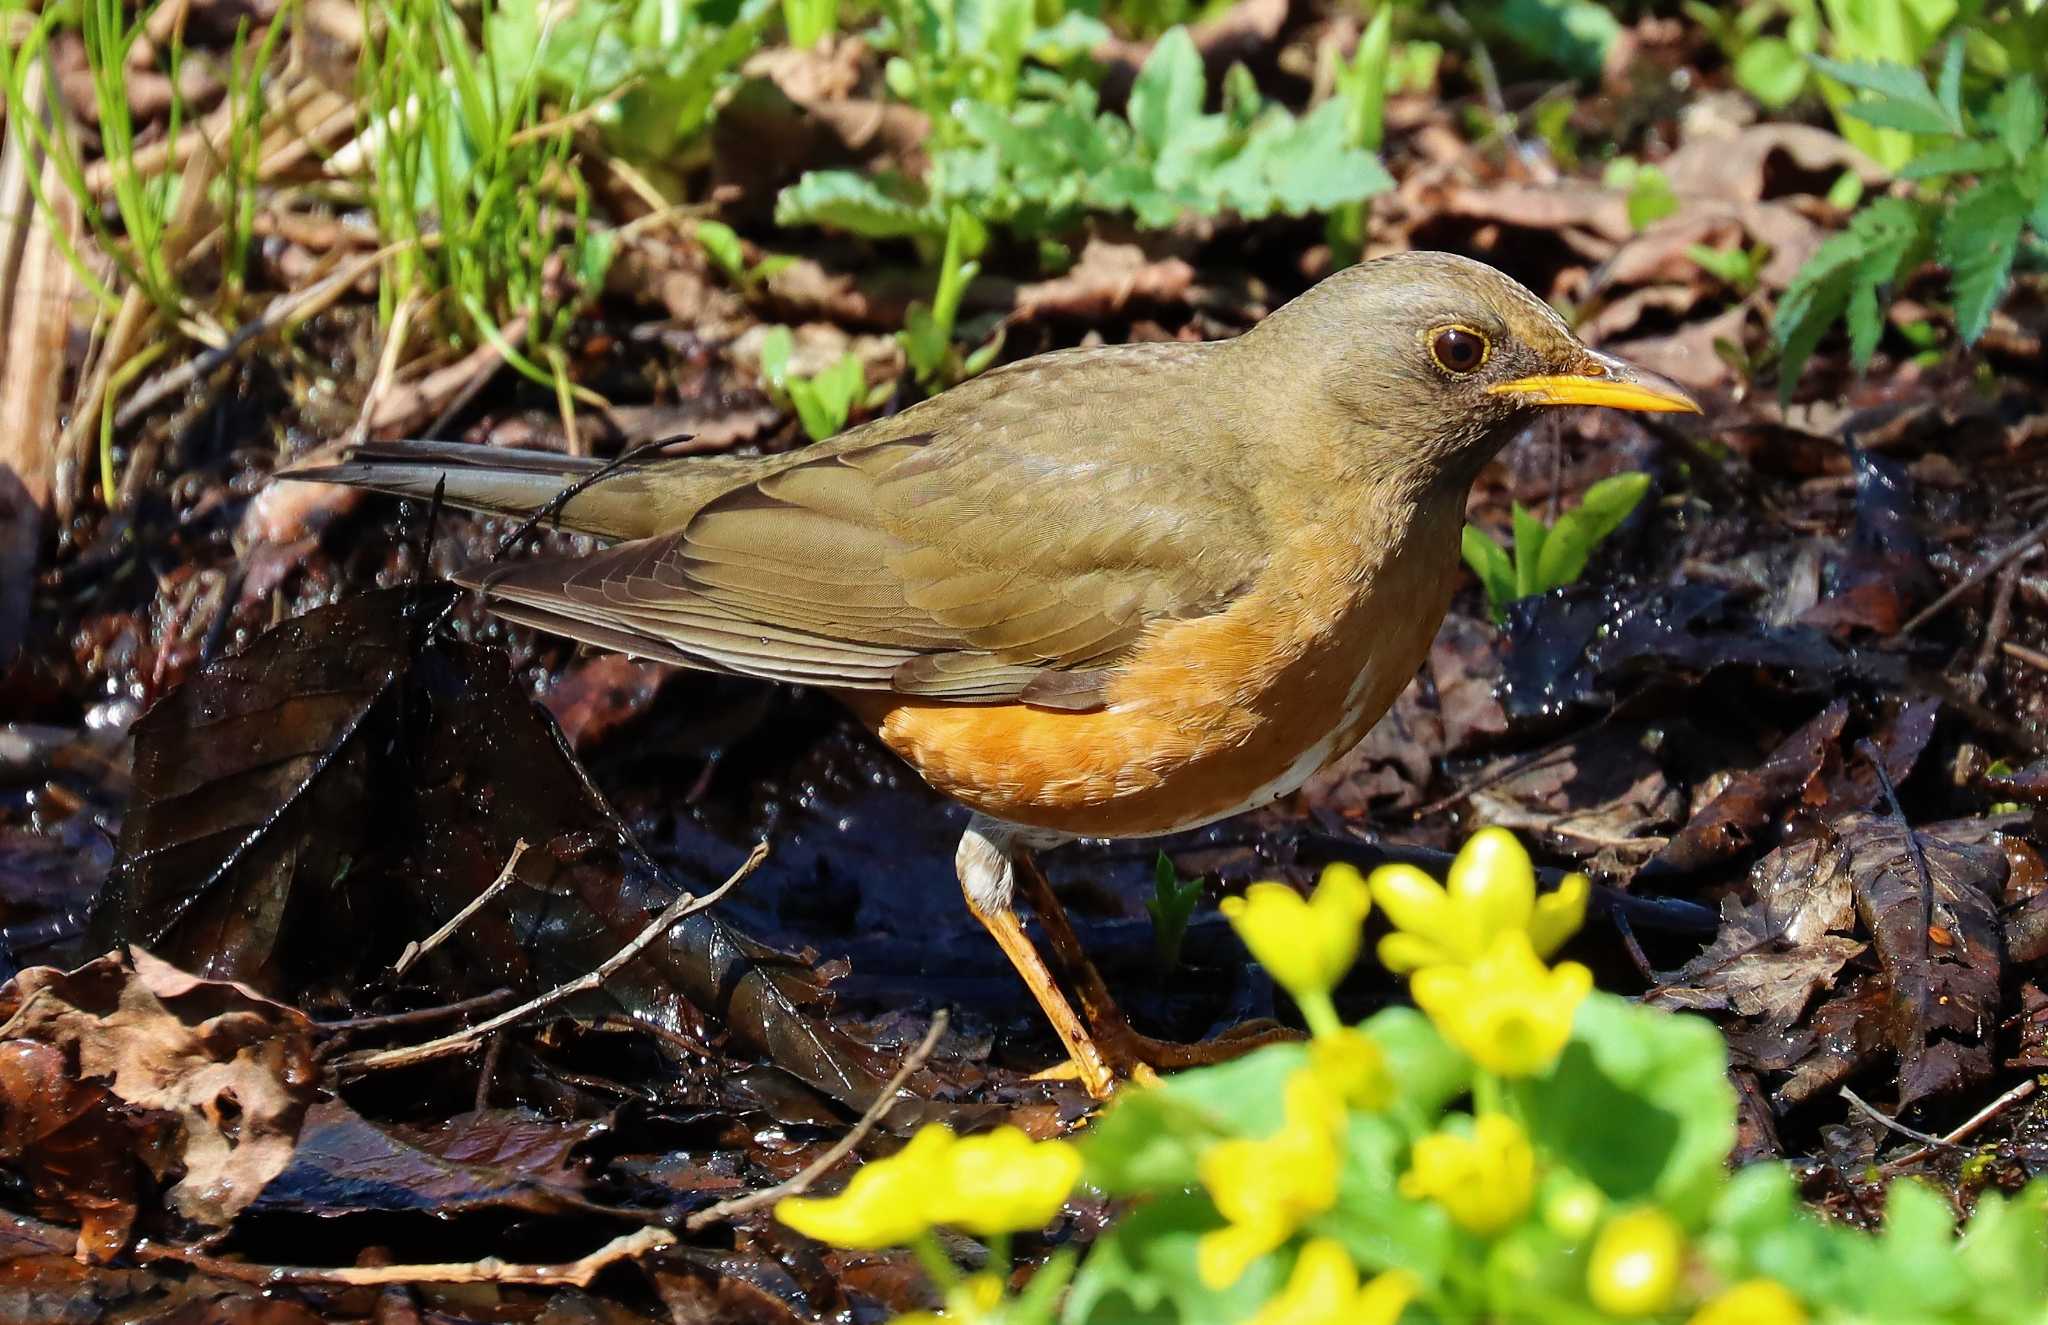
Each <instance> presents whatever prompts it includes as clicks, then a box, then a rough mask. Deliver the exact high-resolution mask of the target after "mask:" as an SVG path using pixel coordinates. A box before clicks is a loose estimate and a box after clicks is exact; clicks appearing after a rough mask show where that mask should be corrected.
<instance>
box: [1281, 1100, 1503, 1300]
mask: <svg viewBox="0 0 2048 1325" xmlns="http://www.w3.org/2000/svg"><path fill="white" fill-rule="evenodd" d="M1412 1144H1413V1142H1412V1139H1411V1137H1410V1136H1408V1135H1407V1134H1405V1133H1404V1132H1402V1131H1401V1129H1399V1128H1397V1127H1396V1126H1395V1125H1394V1124H1393V1123H1392V1122H1391V1121H1390V1120H1389V1119H1387V1118H1384V1117H1379V1116H1376V1115H1373V1114H1368V1113H1354V1114H1352V1115H1351V1120H1350V1126H1349V1128H1348V1130H1347V1134H1346V1136H1345V1144H1344V1168H1343V1171H1342V1172H1341V1173H1340V1174H1339V1175H1338V1179H1337V1204H1336V1205H1335V1206H1334V1207H1333V1208H1332V1209H1331V1210H1330V1211H1329V1213H1327V1214H1325V1215H1322V1216H1320V1217H1318V1218H1317V1219H1315V1220H1314V1221H1312V1222H1311V1223H1310V1224H1309V1226H1308V1228H1307V1229H1306V1230H1305V1231H1306V1232H1308V1233H1310V1234H1312V1235H1316V1236H1322V1237H1332V1238H1335V1239H1337V1240H1338V1241H1339V1242H1341V1243H1343V1244H1344V1246H1345V1248H1346V1249H1347V1250H1349V1251H1350V1253H1351V1255H1352V1258H1353V1259H1354V1260H1356V1261H1357V1262H1358V1263H1359V1264H1360V1265H1361V1266H1362V1267H1364V1268H1365V1269H1366V1270H1367V1271H1379V1270H1386V1269H1393V1268H1395V1267H1397V1266H1398V1267H1399V1268H1401V1269H1403V1270H1406V1271H1408V1272H1409V1273H1410V1274H1413V1275H1416V1276H1418V1277H1419V1278H1420V1279H1421V1280H1422V1284H1423V1288H1424V1290H1425V1291H1428V1290H1430V1289H1433V1288H1435V1287H1436V1285H1437V1284H1439V1283H1440V1282H1441V1281H1442V1280H1443V1278H1444V1275H1445V1273H1446V1271H1447V1268H1448V1266H1449V1263H1450V1262H1451V1260H1452V1259H1453V1258H1454V1257H1456V1256H1457V1255H1458V1254H1459V1253H1460V1252H1461V1251H1464V1250H1465V1248H1464V1247H1463V1246H1461V1245H1460V1243H1459V1238H1458V1233H1457V1230H1456V1228H1455V1227H1454V1226H1453V1225H1452V1224H1451V1221H1450V1217H1449V1216H1448V1215H1447V1214H1446V1213H1445V1212H1444V1208H1443V1207H1442V1206H1441V1205H1439V1204H1438V1203H1436V1202H1434V1201H1411V1200H1409V1199H1407V1198H1406V1197H1404V1196H1402V1195H1401V1194H1400V1177H1401V1173H1402V1171H1403V1170H1404V1169H1405V1168H1406V1167H1407V1163H1408V1151H1409V1147H1410V1146H1411V1145H1412Z"/></svg>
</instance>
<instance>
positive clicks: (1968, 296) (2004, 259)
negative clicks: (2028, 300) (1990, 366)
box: [1939, 177, 2027, 345]
mask: <svg viewBox="0 0 2048 1325" xmlns="http://www.w3.org/2000/svg"><path fill="white" fill-rule="evenodd" d="M2026 215H2027V205H2026V200H2025V199H2023V198H2021V197H2020V193H2019V189H2018V188H2017V187H2016V186H2015V185H2014V183H2013V181H2012V180H2011V179H2010V178H2009V177H2001V178H1997V179H1987V180H1984V181H1982V182H1980V183H1979V184H1977V185H1976V186H1975V187H1974V188H1972V189H1970V190H1969V191H1968V192H1967V193H1965V194H1963V196H1962V197H1960V198H1958V199H1956V203H1955V206H1954V207H1952V208H1950V209H1949V212H1948V215H1947V216H1945V217H1943V218H1942V223H1941V234H1940V243H1939V254H1940V257H1941V261H1942V262H1943V263H1945V264H1946V265H1947V266H1948V269H1949V271H1950V273H1951V275H1952V276H1953V279H1954V285H1955V301H1956V334H1957V335H1959V336H1961V337H1962V339H1963V343H1964V344H1965V345H1971V344H1975V343H1976V340H1977V338H1978V337H1979V336H1982V335H1983V334H1984V328H1985V327H1987V326H1989V325H1990V323H1991V314H1992V311H1993V310H1994V309H1996V308H1997V307H1998V301H1999V299H2000V298H2001V297H2002V296H2003V295H2004V294H2005V290H2006V286H2007V285H2008V284H2009V282H2010V280H2011V276H2012V260H2013V255H2014V254H2015V253H2017V252H2018V251H2019V242H2020V226H2021V225H2022V224H2023V223H2024V222H2025V220H2026Z"/></svg>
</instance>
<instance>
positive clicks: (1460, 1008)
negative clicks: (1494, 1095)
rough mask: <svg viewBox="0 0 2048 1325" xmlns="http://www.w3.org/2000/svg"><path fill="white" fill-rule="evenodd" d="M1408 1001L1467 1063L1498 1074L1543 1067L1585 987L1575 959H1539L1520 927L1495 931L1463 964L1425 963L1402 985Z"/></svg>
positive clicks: (1559, 1044)
mask: <svg viewBox="0 0 2048 1325" xmlns="http://www.w3.org/2000/svg"><path fill="white" fill-rule="evenodd" d="M1408 989H1409V992H1410V993H1411V994H1413V995H1414V996H1415V1005H1416V1006H1417V1007H1419V1008H1421V1009H1422V1010H1423V1011H1424V1012H1426V1013H1428V1014H1429V1019H1430V1020H1431V1021H1432V1022H1434V1023H1435V1024H1436V1028H1437V1030H1438V1031H1440V1032H1441V1033H1442V1034H1443V1037H1444V1038H1445V1039H1447V1040H1449V1041H1450V1042H1451V1043H1452V1044H1454V1045H1456V1046H1458V1048H1460V1049H1462V1050H1464V1052H1465V1055H1466V1056H1467V1057H1469V1058H1470V1059H1471V1060H1472V1061H1473V1062H1474V1063H1477V1064H1478V1065H1479V1066H1480V1067H1482V1068H1484V1069H1485V1070H1487V1071H1488V1072H1493V1073H1495V1074H1497V1075H1500V1076H1504V1077H1527V1076H1537V1075H1540V1074H1542V1073H1544V1072H1547V1071H1549V1070H1550V1068H1551V1066H1552V1065H1553V1064H1555V1063H1556V1062H1557V1056H1558V1055H1559V1054H1560V1053H1562V1052H1564V1046H1565V1043H1566V1042H1567V1041H1568V1040H1570V1039H1571V1033H1572V1018H1573V1017H1574V1016H1576V1015H1577V1013H1578V1009H1579V1004H1580V1003H1582V1002H1584V1001H1585V998H1586V995H1587V994H1589V993H1591V992H1592V989H1593V973H1592V972H1591V971H1588V970H1587V969H1586V968H1585V967H1583V966H1581V965H1579V964H1578V963H1577V962H1561V963H1559V964H1558V965H1557V966H1556V967H1546V966H1545V965H1544V964H1543V963H1542V962H1541V961H1539V960H1537V957H1536V953H1535V950H1534V949H1532V948H1531V947H1530V946H1529V936H1528V935H1527V934H1525V933H1523V932H1522V931H1520V930H1510V931H1508V932H1506V933H1503V934H1501V935H1499V936H1498V937H1497V938H1496V939H1495V940H1494V943H1493V946H1492V947H1491V948H1490V949H1488V950H1487V951H1486V953H1485V954H1483V955H1482V956H1480V957H1479V958H1478V959H1477V960H1475V961H1473V962H1472V963H1471V964H1470V965H1464V966H1429V967H1425V968H1423V969H1422V970H1419V971H1417V972H1416V973H1415V975H1414V976H1413V978H1411V979H1410V981H1409V985H1408Z"/></svg>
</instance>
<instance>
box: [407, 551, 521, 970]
mask: <svg viewBox="0 0 2048 1325" xmlns="http://www.w3.org/2000/svg"><path fill="white" fill-rule="evenodd" d="M422 564H424V563H422ZM525 854H526V839H525V838H523V837H522V838H520V839H519V840H518V841H517V842H514V843H513V844H512V855H511V857H510V859H508V860H506V862H505V868H504V869H501V870H499V871H498V877H497V878H495V879H492V880H491V886H490V887H488V888H486V889H484V890H483V891H482V892H480V893H478V894H477V895H476V896H474V897H472V898H470V899H469V902H468V904H466V905H465V906H464V907H463V908H462V909H461V910H460V911H457V912H456V913H455V914H454V915H453V916H452V917H450V918H449V921H448V923H447V924H445V925H443V926H441V927H440V928H439V929H437V930H435V931H434V932H433V933H431V934H429V935H427V937H426V938H425V939H424V940H421V941H418V942H414V943H408V944H406V945H405V951H404V952H401V953H399V954H398V960H397V961H395V962H393V963H392V964H391V974H392V977H393V978H394V979H395V978H397V977H399V976H402V975H404V974H405V973H406V972H407V971H409V970H411V969H412V967H413V963H414V962H417V961H418V960H419V959H420V958H422V957H424V956H426V955H427V954H428V953H430V952H432V951H433V950H434V949H436V948H438V947H440V946H441V945H442V944H443V943H446V942H447V941H448V936H449V935H451V934H453V933H454V932H455V931H456V930H458V929H461V928H462V925H463V922H464V921H466V920H468V919H469V918H470V917H471V916H473V915H475V914H476V913H477V912H478V911H479V910H480V909H481V908H482V907H483V905H484V903H486V902H488V901H490V900H491V899H492V898H493V897H496V896H497V895H498V894H499V893H501V892H503V891H505V889H506V888H508V887H510V886H511V883H512V880H513V879H514V878H516V877H517V876H518V872H519V858H520V857H521V856H523V855H525Z"/></svg>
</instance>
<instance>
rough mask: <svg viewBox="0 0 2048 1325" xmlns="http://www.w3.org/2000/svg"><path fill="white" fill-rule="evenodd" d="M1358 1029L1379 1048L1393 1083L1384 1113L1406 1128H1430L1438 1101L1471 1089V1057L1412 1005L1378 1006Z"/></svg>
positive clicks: (1418, 1130)
mask: <svg viewBox="0 0 2048 1325" xmlns="http://www.w3.org/2000/svg"><path fill="white" fill-rule="evenodd" d="M1358 1029H1360V1030H1362V1031H1364V1032H1365V1033H1366V1034H1367V1035H1370V1036H1371V1037H1372V1038H1373V1039H1375V1040H1377V1041H1378V1042H1379V1046H1380V1048H1381V1049H1382V1050H1384V1051H1385V1053H1386V1055H1387V1071H1388V1073H1389V1074H1390V1075H1391V1076H1392V1077H1393V1079H1394V1080H1395V1082H1396V1083H1398V1092H1397V1093H1396V1095H1395V1097H1394V1101H1393V1103H1392V1104H1390V1105H1389V1106H1388V1107H1387V1113H1388V1114H1389V1116H1391V1117H1393V1118H1395V1119H1397V1120H1399V1121H1401V1122H1402V1123H1404V1124H1405V1125H1406V1126H1407V1128H1408V1130H1409V1132H1410V1133H1411V1134H1413V1135H1417V1136H1419V1135H1421V1134H1422V1133H1424V1132H1427V1131H1431V1130H1433V1129H1434V1128H1435V1126H1436V1122H1437V1116H1438V1115H1439V1114H1441V1113H1442V1112H1443V1110H1444V1106H1446V1105H1448V1104H1449V1103H1450V1102H1451V1101H1452V1100H1455V1099H1457V1098H1458V1097H1459V1096H1461V1095H1464V1094H1466V1093H1467V1092H1468V1091H1470V1090H1471V1089H1472V1060H1471V1059H1469V1058H1467V1057H1466V1056H1465V1055H1464V1053H1463V1052H1461V1051H1460V1050H1458V1049H1456V1048H1454V1047H1453V1046H1452V1045H1451V1043H1450V1042H1449V1041H1448V1040H1446V1039H1444V1037H1443V1036H1442V1035H1441V1034H1439V1033H1438V1032H1437V1029H1436V1027H1435V1026H1434V1025H1432V1024H1431V1023H1430V1020H1429V1018H1428V1017H1426V1016H1424V1015H1423V1014H1422V1013H1420V1012H1418V1011H1416V1010H1415V1009H1414V1008H1411V1007H1391V1008H1382V1009H1381V1010H1380V1011H1378V1012H1375V1013H1374V1014H1373V1015H1372V1016H1370V1017H1368V1018H1366V1019H1365V1020H1364V1021H1362V1022H1360V1023H1359V1026H1358Z"/></svg>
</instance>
